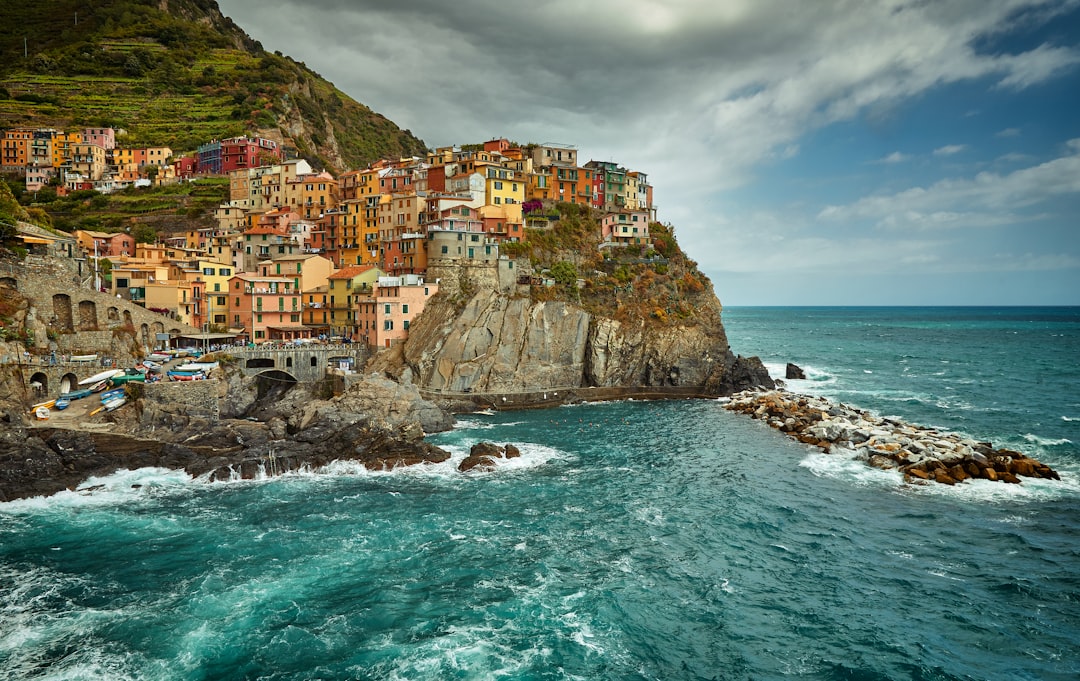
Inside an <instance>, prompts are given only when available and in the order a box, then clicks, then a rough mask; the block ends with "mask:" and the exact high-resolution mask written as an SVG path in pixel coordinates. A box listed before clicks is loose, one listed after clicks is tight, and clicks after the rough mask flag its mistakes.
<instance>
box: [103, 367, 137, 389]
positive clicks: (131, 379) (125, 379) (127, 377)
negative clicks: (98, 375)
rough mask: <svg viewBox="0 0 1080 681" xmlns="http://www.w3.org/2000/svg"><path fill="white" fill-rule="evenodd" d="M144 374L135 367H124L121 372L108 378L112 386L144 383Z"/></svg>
mask: <svg viewBox="0 0 1080 681" xmlns="http://www.w3.org/2000/svg"><path fill="white" fill-rule="evenodd" d="M145 382H146V374H144V373H142V372H141V371H137V370H135V369H125V370H124V372H123V373H120V374H117V375H115V376H113V377H112V378H110V379H109V384H110V385H113V386H118V385H124V384H125V383H145Z"/></svg>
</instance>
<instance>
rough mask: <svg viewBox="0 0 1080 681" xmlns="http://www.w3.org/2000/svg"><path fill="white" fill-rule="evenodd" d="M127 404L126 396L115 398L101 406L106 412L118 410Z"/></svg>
mask: <svg viewBox="0 0 1080 681" xmlns="http://www.w3.org/2000/svg"><path fill="white" fill-rule="evenodd" d="M125 404H127V397H126V396H124V395H121V396H119V397H114V398H113V399H111V400H109V401H107V402H102V403H101V406H103V407H105V411H112V410H113V409H118V408H120V407H122V406H124V405H125Z"/></svg>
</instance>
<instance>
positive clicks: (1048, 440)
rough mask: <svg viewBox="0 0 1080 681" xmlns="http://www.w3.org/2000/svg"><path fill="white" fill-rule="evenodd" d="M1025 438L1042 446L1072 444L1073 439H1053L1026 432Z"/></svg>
mask: <svg viewBox="0 0 1080 681" xmlns="http://www.w3.org/2000/svg"><path fill="white" fill-rule="evenodd" d="M1024 439H1025V440H1027V441H1028V442H1030V443H1032V444H1035V445H1039V446H1040V447H1056V446H1058V445H1070V444H1072V440H1070V439H1068V438H1064V437H1063V438H1059V439H1057V440H1054V439H1051V438H1046V437H1039V436H1038V435H1035V434H1034V433H1024Z"/></svg>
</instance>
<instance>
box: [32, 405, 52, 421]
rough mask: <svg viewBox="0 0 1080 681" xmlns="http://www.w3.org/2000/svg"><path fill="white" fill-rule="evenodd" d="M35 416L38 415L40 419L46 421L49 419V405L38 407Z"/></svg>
mask: <svg viewBox="0 0 1080 681" xmlns="http://www.w3.org/2000/svg"><path fill="white" fill-rule="evenodd" d="M34 416H36V417H37V420H38V421H46V420H48V418H49V408H48V407H38V408H37V409H35V410H34Z"/></svg>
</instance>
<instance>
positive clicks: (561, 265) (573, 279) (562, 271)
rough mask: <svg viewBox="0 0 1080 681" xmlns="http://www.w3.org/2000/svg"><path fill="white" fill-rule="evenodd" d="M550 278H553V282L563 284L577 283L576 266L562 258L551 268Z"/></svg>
mask: <svg viewBox="0 0 1080 681" xmlns="http://www.w3.org/2000/svg"><path fill="white" fill-rule="evenodd" d="M551 278H552V279H554V280H555V283H557V284H561V285H563V286H573V285H574V284H576V283H577V278H578V276H577V268H576V267H574V263H572V262H567V261H565V260H563V261H562V262H557V263H555V265H553V266H552V268H551Z"/></svg>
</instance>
